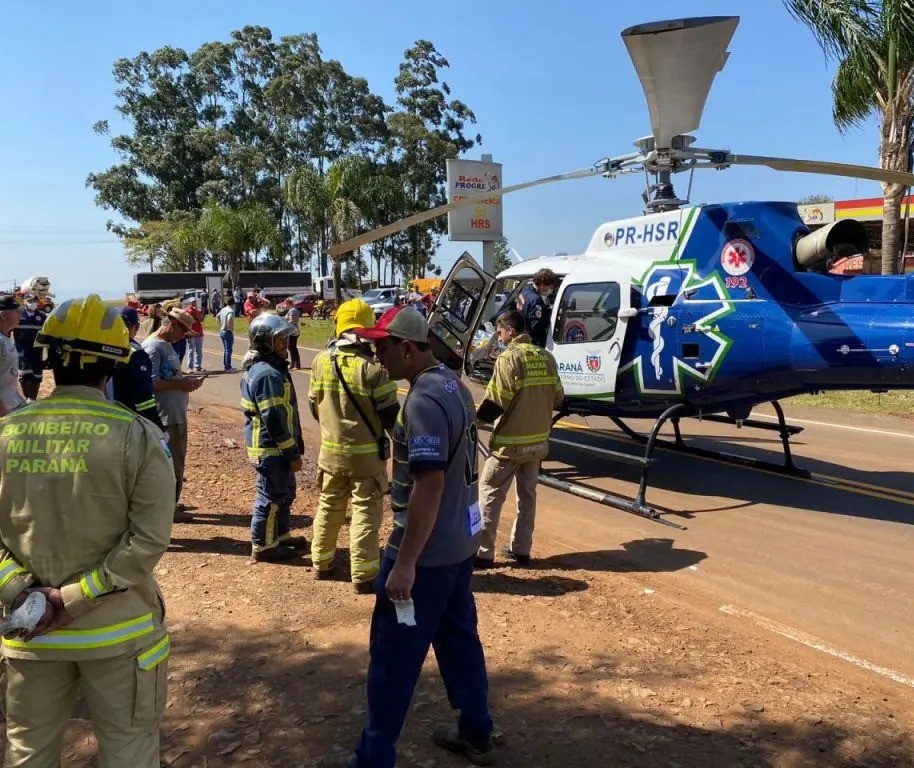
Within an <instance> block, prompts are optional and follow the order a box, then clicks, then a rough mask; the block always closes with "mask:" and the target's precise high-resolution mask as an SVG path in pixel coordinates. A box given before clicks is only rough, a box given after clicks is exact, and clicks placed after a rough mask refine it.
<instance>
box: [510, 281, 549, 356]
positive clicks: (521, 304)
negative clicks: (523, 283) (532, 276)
mask: <svg viewBox="0 0 914 768" xmlns="http://www.w3.org/2000/svg"><path fill="white" fill-rule="evenodd" d="M517 303H518V311H519V312H520V313H521V314H522V315H523V316H524V330H525V331H526V333H527V335H528V336H529V337H530V340H531V341H532V343H533V344H536V346H538V347H543V348H545V347H546V338H547V337H548V335H549V307H548V305H547V304H546V301H545V300H544V299H543V297H542V296H540V294H539V292H538V291H537V290H536V288H534V287H533V286H532V285H528V286H527V287H526V288H524V290H523V291H521V294H520V301H518V302H517Z"/></svg>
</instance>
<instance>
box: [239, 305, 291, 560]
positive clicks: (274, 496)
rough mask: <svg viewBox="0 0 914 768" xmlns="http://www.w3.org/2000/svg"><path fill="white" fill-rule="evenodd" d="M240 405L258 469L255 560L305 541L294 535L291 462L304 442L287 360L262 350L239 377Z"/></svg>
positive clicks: (249, 452)
mask: <svg viewBox="0 0 914 768" xmlns="http://www.w3.org/2000/svg"><path fill="white" fill-rule="evenodd" d="M261 318H262V319H261ZM257 319H258V320H260V321H261V324H263V323H266V322H270V321H272V320H274V319H275V320H276V321H279V322H282V323H284V324H285V325H288V323H285V321H283V320H281V319H280V318H278V317H277V316H275V315H261V316H260V317H259V318H257ZM255 322H256V321H255ZM252 327H254V324H253V323H252ZM249 354H250V353H249ZM245 365H246V366H248V362H246V363H245ZM241 410H242V412H243V413H244V419H245V424H244V441H245V446H246V448H247V456H248V460H249V461H250V462H251V464H253V465H254V468H255V469H256V470H257V486H256V496H255V498H254V506H253V510H252V519H251V549H252V554H253V555H254V557H255V559H264V560H267V559H270V557H269V556H267V555H263V554H262V553H264V552H266V551H267V550H277V552H278V551H279V549H278V548H280V547H281V545H284V544H289V545H290V546H297V545H298V544H300V543H301V541H303V540H300V538H299V537H293V536H292V534H291V526H292V502H293V501H295V496H296V484H295V472H294V471H293V470H292V463H293V462H296V461H298V460H300V459H301V456H302V453H304V449H305V446H304V442H303V441H302V433H301V423H300V421H299V416H298V399H297V397H296V394H295V386H294V384H293V383H292V375H291V374H290V373H289V366H288V363H287V362H286V361H285V360H282V359H280V358H279V356H278V355H276V354H268V353H264V354H261V355H260V356H259V357H258V358H257V359H256V360H255V362H253V364H250V365H249V367H247V368H246V370H245V373H244V376H242V379H241Z"/></svg>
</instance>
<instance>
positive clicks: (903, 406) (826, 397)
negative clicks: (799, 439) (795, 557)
mask: <svg viewBox="0 0 914 768" xmlns="http://www.w3.org/2000/svg"><path fill="white" fill-rule="evenodd" d="M785 402H787V403H795V404H796V405H808V406H813V407H815V408H832V409H834V410H836V411H856V412H858V413H884V414H888V415H892V416H907V417H909V418H910V417H914V392H910V391H906V390H892V391H889V392H882V393H878V392H868V391H866V390H862V391H856V390H850V391H846V392H824V393H823V394H821V395H797V396H796V397H791V398H790V399H788V400H785Z"/></svg>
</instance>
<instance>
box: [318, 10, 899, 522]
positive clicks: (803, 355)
mask: <svg viewBox="0 0 914 768" xmlns="http://www.w3.org/2000/svg"><path fill="white" fill-rule="evenodd" d="M738 22H739V19H738V17H709V18H689V19H678V20H672V21H661V22H655V23H650V24H642V25H638V26H635V27H631V28H629V29H627V30H625V31H624V32H623V33H622V38H623V40H624V42H625V45H626V47H627V48H628V51H629V54H630V55H631V58H632V61H633V63H634V65H635V69H636V71H637V73H638V76H639V78H640V80H641V83H642V86H643V88H644V92H645V95H646V97H647V101H648V105H649V109H650V116H651V125H652V129H653V135H652V136H650V137H648V138H644V139H641V140H639V141H638V142H636V145H635V146H636V147H637V148H638V151H637V152H636V153H633V154H629V155H625V156H622V157H616V158H612V159H607V160H603V161H601V162H599V163H597V164H596V165H595V166H593V167H591V168H587V169H584V170H582V171H574V172H571V173H566V174H561V175H558V176H551V177H547V178H543V179H537V180H535V181H531V182H525V183H523V184H517V185H514V186H509V187H505V188H502V189H500V190H498V191H496V192H494V193H493V192H492V191H488V192H485V193H480V194H478V195H472V196H469V197H466V198H464V199H463V200H461V201H459V202H452V203H448V204H447V205H442V206H439V207H437V208H434V209H432V210H429V211H425V212H423V213H420V214H416V215H414V216H411V217H409V218H406V219H403V220H401V221H399V222H395V223H393V224H391V225H389V226H386V227H382V228H380V229H376V230H373V231H371V232H367V233H365V234H363V235H360V236H358V237H356V238H354V239H352V240H349V241H347V242H344V243H341V244H340V245H338V246H336V247H335V248H333V249H331V253H332V254H334V255H340V254H343V253H346V252H348V251H351V250H353V249H354V248H357V247H360V246H361V245H364V244H366V243H368V242H372V241H374V240H377V239H380V238H382V237H385V236H387V235H390V234H393V233H394V232H397V231H400V230H403V229H406V228H407V227H410V226H414V225H416V224H420V223H422V222H423V221H427V220H429V219H431V218H434V217H437V216H441V215H443V214H445V213H447V212H448V211H450V210H454V209H455V208H457V207H460V206H464V205H472V204H473V203H476V202H481V201H482V200H484V199H487V198H490V197H491V196H492V195H493V194H508V193H510V192H514V191H518V190H521V189H525V188H528V187H533V186H537V185H541V184H546V183H550V182H554V181H562V180H571V179H579V178H586V177H589V176H593V175H595V174H599V175H602V176H604V177H606V178H615V177H616V176H619V175H622V174H628V173H645V174H651V175H652V176H653V177H654V181H655V183H654V184H653V185H652V186H650V187H649V188H648V192H647V193H646V194H645V203H646V211H645V214H644V215H642V216H639V217H636V218H630V219H624V220H621V221H612V222H608V223H605V224H602V225H601V226H599V227H598V228H597V230H596V231H595V232H594V234H593V236H592V237H591V239H590V242H589V244H588V245H587V248H586V250H585V251H584V252H583V253H581V254H579V255H567V256H558V257H552V258H550V257H544V258H539V259H531V260H527V261H522V262H520V263H518V264H514V265H513V266H511V267H510V268H509V269H507V270H505V271H504V272H502V273H500V274H499V275H497V276H495V275H490V274H487V273H485V272H484V271H483V269H482V268H481V267H480V266H479V265H478V264H477V263H476V262H475V261H474V260H473V259H472V258H469V257H464V258H462V259H461V260H459V261H458V262H457V263H456V264H455V265H454V268H453V269H452V271H451V273H450V275H449V276H448V279H447V281H446V283H445V284H444V286H443V289H442V291H441V294H440V296H439V298H438V300H437V302H436V304H435V306H434V307H433V310H432V312H431V315H430V319H429V323H430V327H431V328H432V330H433V331H434V332H435V335H434V336H433V338H435V339H438V340H440V341H441V344H440V345H438V346H440V349H438V350H437V351H438V352H439V357H441V358H442V359H443V360H445V362H447V363H448V364H449V365H451V366H452V367H454V368H455V369H462V370H463V371H464V372H465V373H466V374H467V376H468V377H469V378H472V379H474V380H476V381H480V382H485V381H486V380H487V379H488V376H489V375H490V373H491V370H492V365H493V363H492V354H491V345H490V344H486V343H485V340H486V339H488V337H489V335H490V334H491V332H492V331H493V330H494V329H493V328H492V326H491V320H492V318H493V317H494V316H495V315H496V314H497V313H498V311H500V310H501V309H505V308H511V307H513V305H514V301H515V299H516V297H517V295H518V293H519V292H520V291H521V289H522V288H523V287H524V286H525V285H526V284H527V282H528V280H529V278H530V277H531V276H532V275H533V274H534V273H535V272H536V271H537V270H539V269H541V268H544V267H548V268H549V269H551V270H552V271H553V272H555V273H556V274H557V275H558V276H559V277H560V279H561V284H560V287H559V288H558V291H557V293H556V294H555V296H554V303H553V305H552V315H551V326H550V328H551V333H550V336H549V340H548V343H547V348H548V349H549V350H550V351H551V352H552V354H553V355H554V356H555V359H556V361H557V363H558V366H559V372H560V376H561V378H562V383H563V385H564V389H565V393H566V395H567V400H568V412H570V413H572V414H581V415H585V416H586V415H600V416H607V417H609V418H611V419H612V420H613V421H614V422H615V423H616V424H617V425H618V426H619V427H620V428H621V429H623V431H624V432H625V433H626V434H628V435H629V436H630V437H633V438H636V439H639V440H640V441H642V442H643V443H645V444H646V450H645V452H644V454H643V455H640V456H637V457H635V456H630V455H628V454H621V453H620V454H617V456H618V458H620V460H623V461H625V460H629V461H631V462H632V463H637V464H639V465H640V466H641V467H642V480H641V487H640V489H639V493H638V496H637V498H636V499H635V500H633V501H632V500H627V499H620V498H617V497H613V496H610V495H608V494H602V493H595V492H594V491H593V490H591V489H586V488H585V487H583V486H574V485H573V484H571V483H567V482H564V481H561V480H558V479H556V478H551V477H544V478H542V480H543V481H544V482H546V483H547V484H549V485H553V486H554V487H558V488H561V489H562V490H566V491H570V492H573V493H578V494H579V495H584V496H588V497H590V498H594V497H595V496H597V497H599V498H597V500H598V501H601V502H603V503H607V504H610V505H611V506H616V507H619V508H621V509H625V510H626V511H630V512H634V513H637V514H641V515H645V516H647V517H650V518H653V519H659V515H658V513H657V512H656V510H654V509H653V508H651V507H649V506H647V505H646V503H645V492H646V488H647V475H648V469H649V467H650V465H651V464H652V461H653V457H652V455H653V451H654V448H655V446H656V444H657V442H658V434H659V432H660V429H661V427H662V426H663V425H664V424H665V423H666V422H667V421H670V420H672V424H673V426H674V429H675V438H676V439H675V443H672V442H671V443H669V444H670V445H671V446H673V447H676V448H679V449H683V450H690V451H693V452H699V451H698V450H697V449H694V448H690V447H688V446H686V444H685V442H684V441H683V439H682V436H681V433H680V428H679V420H680V419H681V418H683V417H701V418H705V419H712V420H718V421H727V422H732V423H736V424H737V425H738V426H742V425H743V424H746V425H750V426H758V427H764V428H773V429H776V430H777V431H778V432H779V433H780V436H781V439H782V444H783V448H784V454H785V460H784V464H783V465H777V466H778V468H780V469H782V470H784V471H787V472H790V473H795V474H807V475H808V473H805V470H802V469H800V468H798V467H796V466H795V465H794V463H793V461H792V459H791V455H790V445H789V438H790V436H791V435H792V434H796V433H797V432H799V431H800V429H799V428H797V427H792V426H788V425H787V424H786V422H785V419H784V415H783V411H782V409H781V407H780V405H779V404H778V400H780V399H783V398H786V397H790V396H792V395H797V394H802V393H809V392H817V391H824V390H837V389H843V390H850V389H853V390H863V389H867V390H890V389H911V388H914V275H907V276H886V277H881V276H870V275H859V276H844V275H837V274H830V273H829V271H828V270H829V268H830V266H831V264H832V263H833V262H834V261H836V260H837V259H840V258H844V257H846V256H850V255H855V254H861V253H865V252H866V251H867V249H868V247H869V246H868V237H867V233H866V231H865V229H864V227H863V226H862V225H861V224H860V223H859V222H857V221H854V220H850V219H844V220H839V221H837V222H835V223H834V224H832V225H830V226H828V227H825V228H823V229H820V230H817V231H815V232H811V231H810V230H809V228H808V227H807V226H806V225H805V224H804V223H803V221H802V219H801V218H800V216H799V213H798V210H797V205H796V203H791V202H742V203H724V204H714V205H699V206H690V205H689V202H688V200H682V199H678V198H677V197H676V195H675V193H674V191H673V186H672V183H671V179H672V175H673V174H675V173H681V172H684V171H689V172H692V171H694V169H696V168H698V169H702V168H715V169H724V168H728V167H730V166H733V165H761V166H767V167H770V168H773V169H775V170H779V171H793V172H801V173H817V174H829V175H837V176H848V177H856V178H863V179H870V180H876V181H888V182H899V183H902V184H905V185H910V186H914V175H912V174H908V173H899V172H894V171H885V170H880V169H877V168H869V167H865V166H856V165H847V164H840V163H830V162H818V161H810V160H796V159H789V158H773V157H760V156H746V155H734V154H732V153H731V152H730V151H729V150H716V149H699V148H696V147H694V146H692V145H693V142H694V138H693V137H692V136H691V135H690V131H694V130H696V129H697V128H698V126H699V123H700V119H701V113H702V111H703V110H704V104H705V101H706V99H707V96H708V93H709V91H710V87H711V84H712V82H713V79H714V76H715V74H716V73H717V72H718V71H719V70H720V69H721V68H722V66H723V64H724V62H725V61H726V58H727V55H728V54H727V53H726V48H727V46H728V45H729V42H730V40H731V38H732V36H733V33H734V32H735V30H736V26H737V24H738ZM496 293H506V294H507V300H506V301H504V302H503V303H502V304H501V306H500V307H496V306H494V296H495V295H496ZM761 403H772V405H773V406H774V408H775V410H776V413H777V415H778V419H779V423H778V425H776V426H775V425H771V424H768V423H767V422H761V421H756V420H752V419H749V418H748V417H749V414H750V412H751V410H752V408H753V407H754V406H756V405H759V404H761ZM633 417H638V418H643V417H652V418H654V419H655V421H654V426H653V429H652V430H651V431H650V433H649V434H648V435H641V434H639V433H637V432H636V431H635V430H633V429H631V428H630V427H629V426H628V425H627V424H626V423H625V421H624V419H625V418H633ZM605 453H606V451H605V450H601V454H604V455H605ZM701 453H704V454H709V453H711V454H712V455H715V456H717V457H722V456H725V457H726V458H728V459H731V460H737V461H739V462H741V463H750V464H761V463H763V462H759V461H757V460H750V459H743V458H740V457H733V456H729V455H724V454H717V453H712V452H710V451H707V450H705V451H702V452H701ZM670 524H671V523H670ZM677 527H678V526H677Z"/></svg>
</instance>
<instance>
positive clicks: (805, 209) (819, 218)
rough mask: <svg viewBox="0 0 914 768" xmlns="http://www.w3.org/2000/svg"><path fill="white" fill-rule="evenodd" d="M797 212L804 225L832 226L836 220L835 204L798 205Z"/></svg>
mask: <svg viewBox="0 0 914 768" xmlns="http://www.w3.org/2000/svg"><path fill="white" fill-rule="evenodd" d="M797 211H798V212H799V214H800V218H801V219H803V223H804V224H831V223H832V222H833V221H834V220H835V204H834V203H812V204H810V205H798V206H797Z"/></svg>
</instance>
